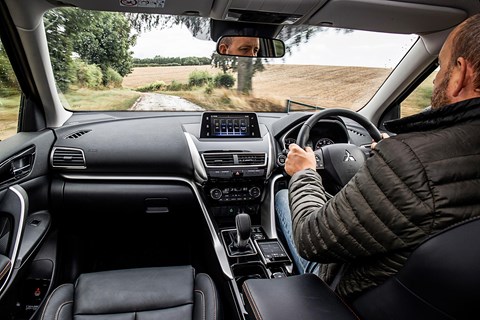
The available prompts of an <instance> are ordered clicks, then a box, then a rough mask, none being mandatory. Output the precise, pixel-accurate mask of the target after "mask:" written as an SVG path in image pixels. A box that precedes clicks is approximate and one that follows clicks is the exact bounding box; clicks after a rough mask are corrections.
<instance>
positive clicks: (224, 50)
mask: <svg viewBox="0 0 480 320" xmlns="http://www.w3.org/2000/svg"><path fill="white" fill-rule="evenodd" d="M227 49H228V48H227V46H226V45H225V44H223V43H222V44H221V45H219V46H218V51H219V52H220V53H221V54H226V53H227Z"/></svg>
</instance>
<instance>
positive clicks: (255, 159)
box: [238, 153, 265, 166]
mask: <svg viewBox="0 0 480 320" xmlns="http://www.w3.org/2000/svg"><path fill="white" fill-rule="evenodd" d="M238 164H239V165H257V166H262V165H265V154H264V153H247V154H238Z"/></svg>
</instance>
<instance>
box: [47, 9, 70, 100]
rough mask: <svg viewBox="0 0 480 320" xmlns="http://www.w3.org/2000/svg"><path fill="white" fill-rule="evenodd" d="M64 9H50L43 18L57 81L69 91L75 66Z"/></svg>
mask: <svg viewBox="0 0 480 320" xmlns="http://www.w3.org/2000/svg"><path fill="white" fill-rule="evenodd" d="M64 10H65V9H60V10H50V11H48V12H47V13H46V14H45V16H44V18H43V19H44V25H45V33H46V35H47V40H48V41H47V42H48V50H49V52H50V61H51V63H52V69H53V74H54V76H55V81H56V83H57V86H58V88H59V89H60V90H62V91H67V90H68V87H69V85H70V83H71V81H72V73H73V66H72V42H71V40H70V38H69V37H68V35H67V34H66V33H65V25H66V24H68V21H67V20H66V17H65V15H64Z"/></svg>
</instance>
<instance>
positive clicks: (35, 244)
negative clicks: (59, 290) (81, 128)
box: [0, 130, 55, 319]
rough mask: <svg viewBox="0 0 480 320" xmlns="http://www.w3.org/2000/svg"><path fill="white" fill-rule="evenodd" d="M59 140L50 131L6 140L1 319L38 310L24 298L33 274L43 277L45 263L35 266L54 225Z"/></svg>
mask: <svg viewBox="0 0 480 320" xmlns="http://www.w3.org/2000/svg"><path fill="white" fill-rule="evenodd" d="M54 141H55V135H54V133H53V131H51V130H44V131H42V132H29V133H26V132H22V133H17V134H16V135H14V136H12V137H10V138H9V139H7V140H4V141H1V142H0V278H3V281H1V280H0V319H17V318H18V317H17V316H16V315H17V314H18V313H19V312H20V311H21V310H19V308H23V309H27V308H28V309H29V310H31V312H30V313H29V315H31V314H32V313H33V311H34V310H35V308H36V307H38V305H31V304H30V305H26V303H22V301H21V300H22V299H21V297H22V296H24V292H23V291H25V288H26V287H27V286H28V284H29V283H30V282H31V278H32V277H33V276H32V274H33V275H35V274H38V272H37V271H38V270H36V269H38V268H37V267H36V265H39V264H38V263H33V264H32V262H33V261H34V260H35V259H36V257H35V256H36V254H37V252H38V251H39V250H40V248H41V247H42V245H43V243H44V241H45V239H46V238H47V236H48V234H49V228H50V225H51V215H50V213H49V211H48V208H49V202H48V199H49V197H48V190H49V186H50V180H51V179H50V172H49V152H50V150H51V148H52V145H53V142H54ZM54 259H55V257H53V258H52V261H51V263H50V264H51V265H53V264H54V263H55V261H54ZM41 268H42V273H43V274H50V275H51V276H53V266H52V267H50V268H49V269H51V270H47V271H46V272H43V269H45V267H44V266H43V265H42V266H41ZM50 280H51V279H42V281H44V282H45V281H47V282H48V283H49V282H50ZM29 281H30V282H29ZM19 306H20V307H19ZM23 311H25V310H23ZM23 314H26V313H25V312H24V313H23ZM22 318H23V317H22ZM24 319H28V317H25V318H24Z"/></svg>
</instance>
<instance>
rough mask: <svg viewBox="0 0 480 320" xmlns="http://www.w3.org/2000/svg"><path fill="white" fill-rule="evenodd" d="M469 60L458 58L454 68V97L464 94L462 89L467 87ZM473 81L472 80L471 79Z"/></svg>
mask: <svg viewBox="0 0 480 320" xmlns="http://www.w3.org/2000/svg"><path fill="white" fill-rule="evenodd" d="M468 71H469V70H468V66H467V60H465V58H464V57H458V58H457V61H456V62H455V66H454V67H453V74H452V80H453V85H452V86H453V87H452V96H453V97H458V96H459V95H460V93H461V92H462V89H464V88H465V87H467V85H468V81H469V76H470V75H469V74H468ZM470 80H472V79H470Z"/></svg>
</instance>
